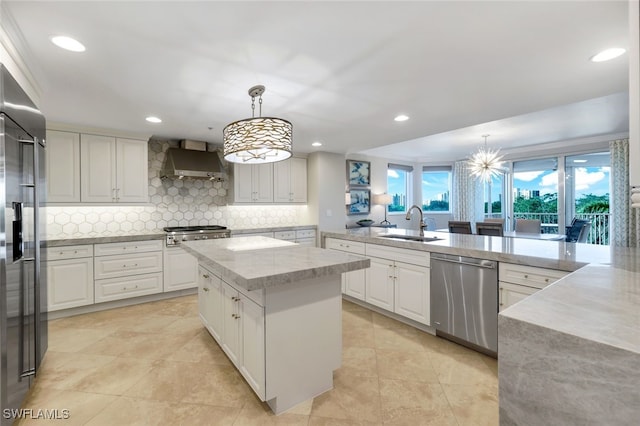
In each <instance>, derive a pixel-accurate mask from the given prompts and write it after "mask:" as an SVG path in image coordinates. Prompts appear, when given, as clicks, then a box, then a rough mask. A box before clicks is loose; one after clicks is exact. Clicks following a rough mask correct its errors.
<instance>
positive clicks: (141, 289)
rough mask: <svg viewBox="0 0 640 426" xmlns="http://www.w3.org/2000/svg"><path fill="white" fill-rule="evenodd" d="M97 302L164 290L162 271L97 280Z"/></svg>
mask: <svg viewBox="0 0 640 426" xmlns="http://www.w3.org/2000/svg"><path fill="white" fill-rule="evenodd" d="M95 283H96V288H95V299H96V303H100V302H108V301H110V300H119V299H127V298H129V297H136V296H144V295H146V294H155V293H161V292H162V273H161V272H158V273H155V274H145V275H136V276H133V277H126V278H110V279H107V280H96V282H95Z"/></svg>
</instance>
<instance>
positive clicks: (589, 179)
mask: <svg viewBox="0 0 640 426" xmlns="http://www.w3.org/2000/svg"><path fill="white" fill-rule="evenodd" d="M564 168H565V182H566V183H565V188H566V189H565V206H566V207H565V223H566V225H569V224H571V221H572V220H573V218H576V219H586V220H588V221H589V223H591V228H590V229H589V235H588V237H587V243H590V244H603V245H608V244H609V211H610V210H609V193H610V190H609V185H610V172H611V155H610V153H609V152H596V153H591V154H580V155H572V156H568V157H565V166H564Z"/></svg>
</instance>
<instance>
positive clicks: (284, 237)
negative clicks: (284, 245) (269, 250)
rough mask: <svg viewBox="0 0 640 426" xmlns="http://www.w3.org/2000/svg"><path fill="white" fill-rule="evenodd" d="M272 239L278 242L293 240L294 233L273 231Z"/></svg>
mask: <svg viewBox="0 0 640 426" xmlns="http://www.w3.org/2000/svg"><path fill="white" fill-rule="evenodd" d="M273 237H274V238H277V239H279V240H295V239H296V231H275V232H274V233H273Z"/></svg>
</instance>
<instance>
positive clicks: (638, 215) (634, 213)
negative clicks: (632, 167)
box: [609, 139, 640, 247]
mask: <svg viewBox="0 0 640 426" xmlns="http://www.w3.org/2000/svg"><path fill="white" fill-rule="evenodd" d="M609 150H610V153H611V203H610V205H611V229H610V232H609V235H610V238H611V245H612V246H617V247H640V209H637V208H631V193H630V190H631V187H630V186H629V139H619V140H615V141H610V142H609Z"/></svg>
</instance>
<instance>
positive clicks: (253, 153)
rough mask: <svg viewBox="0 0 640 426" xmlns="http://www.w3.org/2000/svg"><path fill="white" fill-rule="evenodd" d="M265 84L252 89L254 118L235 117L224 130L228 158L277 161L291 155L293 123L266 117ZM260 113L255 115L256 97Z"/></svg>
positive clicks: (254, 161)
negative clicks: (237, 118)
mask: <svg viewBox="0 0 640 426" xmlns="http://www.w3.org/2000/svg"><path fill="white" fill-rule="evenodd" d="M264 90H265V88H264V86H254V87H252V88H250V89H249V96H251V118H246V119H244V120H239V121H234V122H233V123H231V124H229V125H227V127H225V128H224V130H223V131H222V138H223V141H224V159H225V160H227V161H230V162H232V163H242V164H260V163H273V162H276V161H281V160H286V159H287V158H289V157H291V146H292V134H293V126H292V125H291V123H290V122H289V121H287V120H284V119H282V118H275V117H262V94H263V93H264ZM256 98H258V104H259V108H260V109H259V114H258V117H255V100H256Z"/></svg>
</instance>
